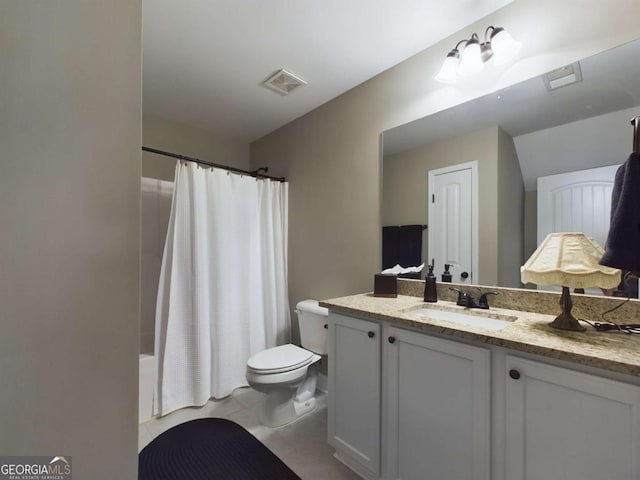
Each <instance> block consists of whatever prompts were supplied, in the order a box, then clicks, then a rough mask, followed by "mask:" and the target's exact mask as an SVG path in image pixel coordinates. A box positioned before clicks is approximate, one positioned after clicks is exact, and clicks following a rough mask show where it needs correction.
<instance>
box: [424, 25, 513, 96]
mask: <svg viewBox="0 0 640 480" xmlns="http://www.w3.org/2000/svg"><path fill="white" fill-rule="evenodd" d="M461 45H463V47H462V54H461V53H460V50H459V48H460V46H461ZM521 47H522V43H520V42H518V41H516V40H515V39H514V38H513V37H512V36H511V35H510V34H509V32H507V31H506V30H505V29H504V28H502V27H494V26H493V25H491V26H489V27H487V29H486V30H485V32H484V42H482V43H480V39H479V38H478V35H477V34H476V33H474V34H473V35H471V38H470V39H468V40H460V41H459V42H458V43H457V44H456V46H455V47H454V48H453V50H451V51H450V52H449V53H448V54H447V58H445V60H444V63H443V64H442V68H441V69H440V71H439V72H438V75H436V76H435V79H436V80H437V81H439V82H442V83H452V84H453V83H456V80H457V77H458V75H460V76H468V75H473V74H476V73H479V72H480V71H482V69H483V67H484V64H485V63H487V62H488V61H489V60H491V59H493V63H494V65H504V64H505V63H507V62H508V61H509V60H511V59H512V58H513V57H514V56H515V55H516V54H517V53H518V51H519V50H520V48H521Z"/></svg>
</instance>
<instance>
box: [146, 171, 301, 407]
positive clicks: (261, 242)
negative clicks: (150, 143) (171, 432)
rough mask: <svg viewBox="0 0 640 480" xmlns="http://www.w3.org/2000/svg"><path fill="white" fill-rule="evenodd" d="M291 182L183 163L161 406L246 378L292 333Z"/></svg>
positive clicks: (161, 309) (164, 299) (164, 301)
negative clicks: (254, 359)
mask: <svg viewBox="0 0 640 480" xmlns="http://www.w3.org/2000/svg"><path fill="white" fill-rule="evenodd" d="M287 204H288V185H287V183H284V182H283V183H281V182H276V181H271V180H257V179H255V178H253V177H250V176H241V175H237V174H231V173H229V172H227V171H225V170H220V169H210V168H201V167H199V166H197V165H196V164H194V163H186V162H185V163H183V162H178V164H177V165H176V176H175V189H174V195H173V205H172V208H171V218H170V220H169V228H168V231H167V240H166V245H165V250H164V256H163V259H162V270H161V273H160V284H159V288H158V301H157V307H156V344H155V355H156V365H157V381H156V395H155V400H154V414H159V415H165V414H167V413H169V412H171V411H173V410H176V409H178V408H182V407H186V406H195V405H204V404H205V403H206V402H207V400H209V398H211V397H214V398H221V397H225V396H227V395H229V394H230V393H231V391H232V390H233V389H234V388H236V387H238V386H242V385H246V384H247V381H246V379H245V368H246V361H247V359H248V358H249V357H250V356H251V355H253V354H254V353H256V352H259V351H261V350H264V349H265V348H269V347H273V346H275V345H278V344H282V343H286V342H287V341H289V332H290V329H289V326H290V316H289V300H288V291H287V216H288V211H287Z"/></svg>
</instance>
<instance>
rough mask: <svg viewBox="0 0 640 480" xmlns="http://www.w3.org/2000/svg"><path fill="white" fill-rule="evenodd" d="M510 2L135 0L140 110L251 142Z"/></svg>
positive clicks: (478, 0) (450, 0)
mask: <svg viewBox="0 0 640 480" xmlns="http://www.w3.org/2000/svg"><path fill="white" fill-rule="evenodd" d="M511 1H513V0H322V1H311V0H298V1H292V0H181V1H176V0H144V3H143V109H144V111H145V112H151V113H154V114H157V115H159V116H162V117H165V118H167V119H171V120H174V121H177V122H181V123H185V124H189V125H194V126H198V127H200V128H204V129H206V130H209V131H211V132H214V133H217V134H222V135H226V136H230V137H234V138H237V139H241V140H245V141H252V140H255V139H257V138H260V137H261V136H263V135H265V134H267V133H269V132H271V131H273V130H275V129H277V128H279V127H280V126H282V125H284V124H286V123H288V122H290V121H292V120H294V119H295V118H298V117H300V116H301V115H303V114H305V113H307V112H309V111H311V110H313V109H314V108H316V107H318V106H319V105H322V104H323V103H325V102H327V101H329V100H331V99H332V98H335V97H336V96H338V95H340V94H342V93H344V92H345V91H347V90H349V89H351V88H353V87H355V86H356V85H359V84H360V83H362V82H364V81H366V80H368V79H369V78H371V77H374V76H375V75H377V74H379V73H381V72H382V71H384V70H386V69H388V68H390V67H392V66H393V65H396V64H397V63H399V62H401V61H403V60H405V59H407V58H409V57H411V56H413V55H415V54H416V53H418V52H420V51H422V50H424V49H425V48H428V47H429V46H431V45H433V44H434V43H437V42H438V41H440V40H442V39H443V38H446V37H448V36H449V35H451V34H452V33H454V32H456V31H458V30H460V29H462V28H464V27H465V26H467V25H469V24H471V23H474V22H475V21H477V20H479V19H480V18H482V17H484V16H486V15H488V14H490V13H492V12H494V11H495V10H497V9H499V8H501V7H503V6H505V5H507V4H508V3H511ZM451 48H453V45H452V46H451ZM280 68H286V69H288V70H289V71H291V72H292V73H294V74H296V75H298V76H300V77H302V78H303V79H304V80H306V81H307V82H308V85H306V86H304V87H301V88H299V89H298V90H296V91H294V92H292V93H291V94H289V95H288V96H281V95H279V94H277V93H274V92H273V91H271V90H268V89H266V88H264V87H262V86H261V85H260V83H261V82H262V81H263V80H265V79H266V78H267V77H269V76H271V75H272V74H273V73H274V72H275V71H276V70H279V69H280Z"/></svg>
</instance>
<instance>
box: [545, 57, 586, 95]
mask: <svg viewBox="0 0 640 480" xmlns="http://www.w3.org/2000/svg"><path fill="white" fill-rule="evenodd" d="M542 78H543V79H544V84H545V86H546V87H547V90H548V91H550V92H551V91H553V90H557V89H558V88H562V87H566V86H567V85H572V84H574V83H578V82H581V81H582V70H581V69H580V62H576V63H572V64H571V65H567V66H564V67H562V68H558V69H556V70H552V71H550V72H549V73H545V74H544V75H543V76H542Z"/></svg>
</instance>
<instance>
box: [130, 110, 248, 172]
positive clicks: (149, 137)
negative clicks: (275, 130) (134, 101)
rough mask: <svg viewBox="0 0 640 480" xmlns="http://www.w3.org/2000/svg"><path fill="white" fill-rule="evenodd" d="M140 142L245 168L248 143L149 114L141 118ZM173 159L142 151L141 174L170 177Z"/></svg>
mask: <svg viewBox="0 0 640 480" xmlns="http://www.w3.org/2000/svg"><path fill="white" fill-rule="evenodd" d="M142 144H143V145H144V146H145V147H151V148H156V149H158V150H164V151H167V152H172V153H177V154H180V155H186V156H188V157H195V158H199V159H201V160H205V161H208V162H212V163H217V164H220V165H226V166H231V167H237V168H242V169H248V168H249V144H248V143H247V142H243V141H240V140H236V139H234V138H229V137H225V136H222V135H216V134H214V133H211V132H209V131H207V130H202V129H199V128H196V127H192V126H190V125H185V124H182V123H178V122H173V121H171V120H167V119H164V118H161V117H158V116H157V115H154V114H151V113H145V114H144V116H143V118H142ZM175 166H176V160H175V159H173V158H171V157H165V156H163V155H156V154H154V153H149V152H144V153H143V154H142V176H143V177H150V178H159V179H160V180H171V181H172V180H173V176H174V170H175Z"/></svg>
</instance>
